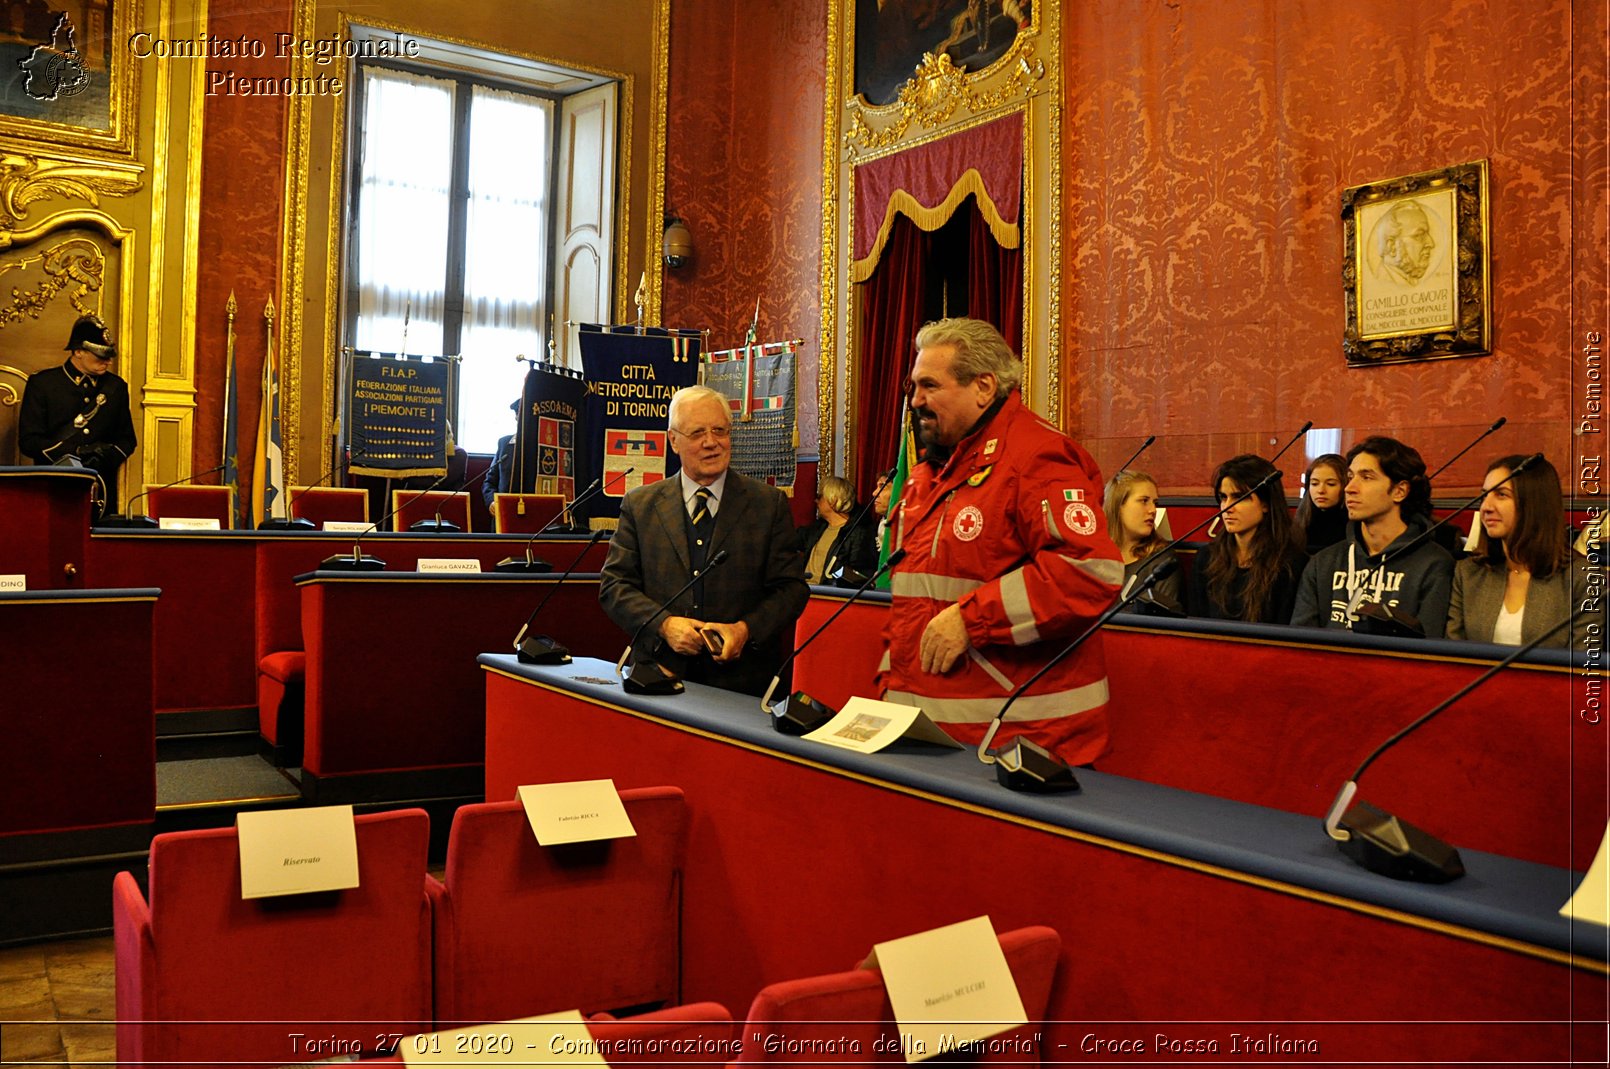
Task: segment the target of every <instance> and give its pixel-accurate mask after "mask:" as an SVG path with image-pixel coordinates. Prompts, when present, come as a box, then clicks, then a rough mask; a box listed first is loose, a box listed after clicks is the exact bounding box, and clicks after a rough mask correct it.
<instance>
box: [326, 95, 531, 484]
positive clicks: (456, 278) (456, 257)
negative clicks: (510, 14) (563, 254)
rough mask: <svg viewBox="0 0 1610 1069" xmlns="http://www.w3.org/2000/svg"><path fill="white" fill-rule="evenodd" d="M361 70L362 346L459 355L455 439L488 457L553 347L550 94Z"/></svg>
mask: <svg viewBox="0 0 1610 1069" xmlns="http://www.w3.org/2000/svg"><path fill="white" fill-rule="evenodd" d="M361 70H362V79H361V83H360V86H361V88H360V92H361V94H362V96H361V107H362V129H361V132H360V137H359V139H358V145H359V150H358V151H359V155H358V159H357V164H356V165H357V170H358V175H357V203H356V205H355V211H354V219H355V220H356V233H355V234H354V235H353V238H354V240H353V248H354V250H355V263H354V265H353V266H354V284H353V289H354V290H355V292H354V294H353V299H352V301H351V306H352V308H353V310H354V323H353V331H352V337H353V345H354V347H355V348H357V349H359V350H369V351H374V352H389V353H394V352H407V353H409V354H412V355H428V356H436V355H442V354H457V355H459V356H461V357H462V362H461V363H460V365H459V390H458V413H459V418H458V420H457V421H456V426H455V431H456V434H457V441H458V444H460V445H462V446H464V447H465V448H466V449H469V450H470V451H472V452H481V453H489V452H491V451H492V450H493V449H494V448H495V446H496V443H497V439H498V437H499V436H501V435H503V434H507V433H509V431H510V430H511V429H512V423H513V420H512V417H511V416H510V415H509V411H508V408H509V402H510V401H511V400H513V399H514V398H516V397H518V396H519V394H520V386H521V382H522V380H523V378H524V374H525V365H524V364H522V363H519V362H517V358H518V357H519V356H522V355H524V356H529V357H536V356H539V355H541V353H542V352H543V347H544V345H545V343H546V330H545V326H546V322H545V321H546V318H547V314H546V309H547V292H548V277H547V274H548V263H549V249H550V247H551V244H552V237H551V233H550V224H549V198H548V193H549V189H550V186H551V181H552V177H551V176H552V170H553V161H552V143H553V128H554V105H553V102H552V101H550V100H548V99H546V98H544V97H540V96H536V95H534V94H530V93H524V92H518V91H512V90H507V89H499V88H493V87H489V86H486V85H482V84H477V83H474V82H471V81H469V80H463V79H455V78H444V77H436V76H431V75H426V74H417V73H413V72H411V71H403V70H397V69H392V68H388V67H379V66H368V65H365V66H363V67H362V68H361Z"/></svg>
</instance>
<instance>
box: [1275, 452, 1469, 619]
mask: <svg viewBox="0 0 1610 1069" xmlns="http://www.w3.org/2000/svg"><path fill="white" fill-rule="evenodd" d="M1343 499H1344V500H1345V501H1346V502H1347V519H1348V524H1347V537H1346V538H1345V539H1343V540H1342V541H1340V542H1338V543H1336V544H1335V545H1334V546H1328V547H1326V548H1325V549H1322V550H1320V551H1319V553H1318V554H1316V555H1315V557H1314V559H1313V560H1311V561H1309V562H1308V567H1307V569H1306V570H1305V571H1304V572H1303V577H1302V582H1300V583H1299V584H1298V587H1297V607H1296V609H1295V610H1294V611H1293V612H1292V614H1291V622H1292V623H1294V624H1299V625H1302V626H1305V627H1346V628H1352V627H1353V625H1354V624H1355V623H1356V622H1357V621H1358V618H1359V617H1358V608H1359V605H1360V604H1362V603H1363V602H1365V601H1371V602H1376V603H1378V604H1381V605H1384V606H1388V607H1390V608H1392V609H1394V610H1396V611H1397V613H1399V614H1407V615H1408V616H1411V617H1413V618H1414V619H1415V620H1417V621H1418V622H1419V625H1420V628H1421V630H1422V632H1423V633H1424V634H1425V635H1426V636H1427V637H1430V638H1441V637H1442V634H1443V629H1444V627H1445V626H1446V625H1447V622H1448V594H1449V588H1450V587H1451V586H1452V583H1453V557H1451V556H1449V554H1448V551H1447V550H1445V549H1443V548H1442V547H1441V546H1439V545H1436V544H1434V543H1433V542H1431V541H1430V540H1425V541H1421V542H1420V543H1419V544H1418V545H1416V546H1415V547H1414V549H1412V550H1410V551H1408V552H1407V553H1405V552H1403V550H1404V549H1405V547H1407V546H1408V544H1409V543H1410V542H1413V541H1414V540H1415V539H1416V538H1418V537H1419V535H1420V534H1421V533H1422V532H1424V531H1426V530H1428V529H1429V528H1430V527H1431V480H1430V479H1428V478H1426V466H1425V461H1423V460H1421V459H1420V454H1419V453H1417V452H1416V451H1415V450H1414V449H1412V448H1410V447H1409V446H1406V445H1404V444H1403V443H1402V442H1399V441H1397V440H1396V439H1393V438H1385V437H1381V436H1379V435H1377V436H1373V437H1370V438H1366V439H1364V440H1363V441H1362V442H1360V443H1358V444H1357V445H1355V446H1354V447H1353V448H1352V449H1350V450H1348V452H1347V488H1346V490H1345V491H1344V493H1343ZM1383 557H1384V558H1385V559H1384V560H1383Z"/></svg>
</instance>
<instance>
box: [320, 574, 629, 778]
mask: <svg viewBox="0 0 1610 1069" xmlns="http://www.w3.org/2000/svg"><path fill="white" fill-rule="evenodd" d="M557 579H558V577H557V575H537V576H517V575H498V574H483V575H438V574H431V575H421V574H419V573H417V572H384V573H376V572H368V573H363V572H313V573H311V574H309V575H304V576H299V577H298V579H297V590H298V592H299V593H300V596H301V604H302V634H303V637H304V639H305V640H306V649H307V670H306V677H305V679H306V682H305V688H306V689H305V700H304V706H303V718H304V720H303V724H304V733H305V736H304V743H303V756H302V767H303V794H304V795H305V796H306V797H308V798H310V799H312V800H314V801H317V802H319V803H320V804H330V803H338V802H347V801H373V800H379V799H392V798H398V797H412V798H417V797H420V795H419V794H418V792H419V791H421V790H425V791H432V790H434V791H440V792H442V793H451V794H475V795H479V794H480V792H481V787H482V779H483V776H482V767H481V765H482V760H483V754H484V752H485V729H484V723H485V721H484V715H483V703H482V684H481V675H480V671H479V669H478V668H477V666H476V660H475V659H476V655H477V654H478V653H479V652H480V651H482V650H486V649H506V650H507V649H512V642H513V639H514V636H515V634H516V633H517V632H518V631H519V630H520V625H521V624H523V623H524V622H525V619H526V617H527V616H529V615H530V614H531V613H532V612H533V611H534V610H535V609H536V607H537V605H538V603H540V602H541V601H542V599H543V597H544V595H546V594H547V593H548V592H549V591H550V590H553V591H554V596H553V599H552V600H551V601H549V602H548V604H547V607H546V608H544V610H543V614H542V616H541V617H539V618H538V620H537V621H536V623H535V624H533V631H534V632H536V633H538V634H542V633H550V634H554V635H556V636H557V637H559V638H560V639H561V641H563V642H564V643H565V644H566V645H567V646H569V647H570V649H571V651H572V653H573V654H575V655H577V656H598V655H605V656H613V655H614V654H615V653H616V652H618V651H619V649H620V648H622V647H624V645H625V643H626V639H625V636H624V635H622V634H621V633H620V630H619V629H618V628H616V627H615V625H614V624H613V623H611V622H610V621H609V619H608V618H607V617H605V616H604V612H603V609H601V608H600V607H599V605H598V575H597V574H596V573H591V574H586V575H572V576H571V577H570V578H569V579H567V580H566V581H565V582H564V583H563V584H562V585H560V586H559V587H558V588H557V590H555V589H554V588H555V583H556V582H557Z"/></svg>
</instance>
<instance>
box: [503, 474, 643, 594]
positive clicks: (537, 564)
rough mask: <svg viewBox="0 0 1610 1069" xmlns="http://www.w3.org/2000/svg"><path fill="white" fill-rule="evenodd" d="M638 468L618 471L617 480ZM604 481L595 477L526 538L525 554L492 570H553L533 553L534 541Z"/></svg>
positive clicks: (596, 491) (506, 559) (587, 498)
mask: <svg viewBox="0 0 1610 1069" xmlns="http://www.w3.org/2000/svg"><path fill="white" fill-rule="evenodd" d="M636 470H637V468H635V467H631V468H627V469H626V470H625V471H623V472H619V473H617V474H616V476H615V478H616V480H617V481H619V480H620V479H624V478H626V477H627V476H628V475H630V474H632V472H634V471H636ZM603 483H604V477H603V476H602V475H600V476H599V477H598V478H596V479H594V480H593V481H592V482H590V483H588V484H587V488H586V489H585V490H583V491H582V492H581V493H579V494H577V495H576V496H575V498H574V499H573V500H572V501H571V502H570V504H569V505H567V506H565V508H562V509H560V510H559V515H558V516H555V517H554V518H553V519H551V520H549V521H548V522H547V523H545V524H543V525H542V526H541V527H540V528H538V529H537V530H535V531H532V532H531V537H530V538H528V539H526V540H525V554H524V556H520V557H504V558H503V559H502V560H500V561H498V562H497V564H495V565H493V567H492V570H493V571H495V572H551V571H553V565H551V564H549V563H548V562H547V561H545V560H542V559H540V558H538V557H533V556H532V555H531V546H532V543H534V542H535V541H536V540H537V536H538V535H542V534H547V533H548V532H549V531H550V530H552V529H553V525H554V524H556V523H558V522H559V519H560V517H561V516H563V515H564V514H565V513H566V512H567V511H570V510H573V509H575V507H576V506H577V505H579V504H581V503H582V502H583V501H586V500H589V499H590V498H592V497H593V496H594V495H596V494H597V493H599V491H601V490H602V489H603Z"/></svg>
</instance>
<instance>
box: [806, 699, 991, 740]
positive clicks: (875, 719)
mask: <svg viewBox="0 0 1610 1069" xmlns="http://www.w3.org/2000/svg"><path fill="white" fill-rule="evenodd" d="M803 737H804V738H807V739H809V740H810V741H812V742H821V743H826V744H827V745H829V746H837V747H839V748H841V749H845V750H854V751H855V752H856V753H877V752H878V751H879V750H881V749H883V748H884V747H885V746H887V745H889V744H890V743H892V742H895V741H896V740H898V739H916V740H917V741H919V742H930V743H933V744H934V745H935V746H943V747H945V748H946V749H950V750H960V749H961V748H962V744H961V743H959V742H957V741H956V740H955V739H953V738H951V737H950V736H949V735H946V734H945V732H944V729H943V728H941V727H940V726H939V725H938V724H935V723H934V722H933V721H932V720H929V719H928V716H927V714H925V713H924V712H923V711H922V710H921V709H919V708H918V707H917V706H915V705H897V704H896V703H894V702H884V701H878V700H877V699H876V698H851V699H850V700H849V701H847V702H845V703H844V708H843V709H840V710H839V715H837V716H835V717H834V718H833V719H832V720H829V721H828V722H827V723H825V724H823V725H822V726H821V727H819V728H817V729H816V730H815V731H812V732H809V733H807V734H806V735H804V736H803Z"/></svg>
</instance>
